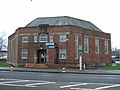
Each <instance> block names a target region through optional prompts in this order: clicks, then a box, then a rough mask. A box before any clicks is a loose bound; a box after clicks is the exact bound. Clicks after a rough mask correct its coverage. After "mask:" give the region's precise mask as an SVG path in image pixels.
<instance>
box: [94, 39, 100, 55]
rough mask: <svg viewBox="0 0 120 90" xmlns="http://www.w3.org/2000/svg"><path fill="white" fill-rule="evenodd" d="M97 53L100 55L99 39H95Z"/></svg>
mask: <svg viewBox="0 0 120 90" xmlns="http://www.w3.org/2000/svg"><path fill="white" fill-rule="evenodd" d="M95 53H99V39H95Z"/></svg>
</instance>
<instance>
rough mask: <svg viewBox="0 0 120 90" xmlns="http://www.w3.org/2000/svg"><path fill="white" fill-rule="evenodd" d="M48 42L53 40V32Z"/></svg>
mask: <svg viewBox="0 0 120 90" xmlns="http://www.w3.org/2000/svg"><path fill="white" fill-rule="evenodd" d="M50 42H53V34H50Z"/></svg>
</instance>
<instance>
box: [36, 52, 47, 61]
mask: <svg viewBox="0 0 120 90" xmlns="http://www.w3.org/2000/svg"><path fill="white" fill-rule="evenodd" d="M37 53H38V59H37V63H46V50H38V51H37Z"/></svg>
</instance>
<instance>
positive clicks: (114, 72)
mask: <svg viewBox="0 0 120 90" xmlns="http://www.w3.org/2000/svg"><path fill="white" fill-rule="evenodd" d="M0 71H18V72H37V73H70V74H100V75H120V70H101V69H100V70H99V69H98V70H88V69H83V70H79V69H65V70H62V69H36V68H22V67H13V68H12V69H11V68H10V67H0Z"/></svg>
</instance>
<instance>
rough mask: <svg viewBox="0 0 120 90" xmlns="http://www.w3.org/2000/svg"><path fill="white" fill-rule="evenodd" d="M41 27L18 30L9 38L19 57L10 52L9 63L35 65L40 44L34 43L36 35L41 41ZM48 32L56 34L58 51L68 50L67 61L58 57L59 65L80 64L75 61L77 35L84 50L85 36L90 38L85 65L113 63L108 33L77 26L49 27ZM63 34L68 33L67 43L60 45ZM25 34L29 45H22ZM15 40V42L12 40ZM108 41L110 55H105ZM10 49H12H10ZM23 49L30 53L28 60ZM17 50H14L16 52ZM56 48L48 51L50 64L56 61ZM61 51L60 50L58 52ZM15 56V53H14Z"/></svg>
mask: <svg viewBox="0 0 120 90" xmlns="http://www.w3.org/2000/svg"><path fill="white" fill-rule="evenodd" d="M39 31H40V28H39V27H30V28H26V27H25V28H18V29H17V30H16V31H15V33H14V34H13V35H11V36H9V41H10V42H13V43H14V45H13V47H15V46H16V45H17V47H16V48H17V56H15V55H12V54H11V53H10V52H9V51H8V52H9V55H8V56H9V57H8V61H10V62H14V61H16V62H19V63H26V62H30V63H34V62H35V61H34V60H35V58H34V52H35V50H38V49H39V48H40V43H39V42H37V43H34V42H33V41H34V34H37V35H38V41H39ZM48 32H49V33H54V40H53V41H54V43H55V44H56V47H58V49H60V48H66V50H67V54H66V60H60V59H59V56H58V61H59V63H62V64H63V63H64V64H71V63H74V64H76V63H79V58H78V59H75V33H77V34H78V36H79V38H78V40H79V41H78V43H79V45H80V44H81V45H82V46H83V48H84V41H83V40H84V36H88V38H89V53H84V51H83V52H82V53H83V54H82V59H83V63H87V64H88V63H94V64H95V63H97V64H99V63H107V64H109V63H111V36H110V34H108V33H104V32H97V31H94V30H87V29H83V28H80V27H77V26H49V27H48ZM61 32H68V34H67V39H68V41H67V42H64V43H60V41H59V40H60V38H59V34H60V33H61ZM23 34H28V43H25V44H23V43H22V35H23ZM16 37H17V38H18V42H16V43H15V40H16ZM95 37H99V38H100V47H99V48H100V49H99V50H100V53H99V54H96V53H95V41H94V40H95ZM12 39H13V40H12ZM105 39H108V40H109V53H108V54H105V51H104V40H105ZM8 48H10V47H8ZM23 48H27V49H28V51H29V53H28V59H26V60H22V59H21V52H22V49H23ZM14 51H15V50H13V52H14ZM56 51H57V50H56V48H55V49H49V50H48V55H49V58H50V60H49V61H50V62H52V61H54V59H56V56H55V55H56ZM58 51H59V50H58ZM13 54H14V53H13Z"/></svg>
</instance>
